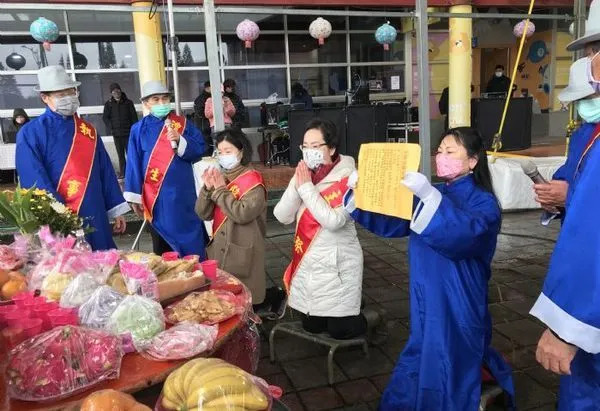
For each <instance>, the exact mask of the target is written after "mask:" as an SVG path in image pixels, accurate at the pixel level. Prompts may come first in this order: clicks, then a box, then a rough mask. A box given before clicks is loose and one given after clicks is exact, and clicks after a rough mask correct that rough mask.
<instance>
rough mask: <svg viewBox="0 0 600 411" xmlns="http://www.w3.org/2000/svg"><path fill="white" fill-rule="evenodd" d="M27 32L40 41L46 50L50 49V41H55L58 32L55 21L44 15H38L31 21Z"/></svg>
mask: <svg viewBox="0 0 600 411" xmlns="http://www.w3.org/2000/svg"><path fill="white" fill-rule="evenodd" d="M29 33H30V34H31V36H32V37H33V38H34V39H36V40H37V41H39V42H40V43H42V44H43V45H44V49H46V50H50V43H52V42H54V41H56V39H57V38H58V34H59V33H58V26H57V25H56V23H55V22H53V21H51V20H48V19H45V18H44V17H40V18H38V19H37V20H36V21H34V22H33V23H31V26H30V27H29Z"/></svg>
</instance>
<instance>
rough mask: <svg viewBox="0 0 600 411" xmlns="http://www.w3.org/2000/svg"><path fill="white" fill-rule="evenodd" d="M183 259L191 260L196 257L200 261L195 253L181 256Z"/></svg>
mask: <svg viewBox="0 0 600 411" xmlns="http://www.w3.org/2000/svg"><path fill="white" fill-rule="evenodd" d="M183 259H184V260H193V259H196V260H198V261H200V256H199V255H196V254H190V255H186V256H185V257H183Z"/></svg>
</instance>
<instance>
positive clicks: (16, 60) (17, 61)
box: [6, 52, 27, 70]
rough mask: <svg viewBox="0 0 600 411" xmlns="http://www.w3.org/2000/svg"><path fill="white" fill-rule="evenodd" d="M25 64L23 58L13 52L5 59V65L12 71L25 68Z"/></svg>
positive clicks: (25, 61)
mask: <svg viewBox="0 0 600 411" xmlns="http://www.w3.org/2000/svg"><path fill="white" fill-rule="evenodd" d="M25 63H27V60H25V57H23V56H22V55H20V54H17V53H14V52H13V53H11V54H9V55H8V57H6V65H7V66H8V67H10V68H11V69H13V70H21V69H22V68H23V67H25Z"/></svg>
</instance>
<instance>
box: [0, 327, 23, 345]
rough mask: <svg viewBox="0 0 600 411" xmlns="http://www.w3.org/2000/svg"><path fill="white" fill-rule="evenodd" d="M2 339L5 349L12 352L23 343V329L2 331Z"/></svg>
mask: <svg viewBox="0 0 600 411" xmlns="http://www.w3.org/2000/svg"><path fill="white" fill-rule="evenodd" d="M2 338H3V339H4V342H6V348H7V349H9V350H12V349H13V348H15V347H16V346H17V345H19V344H21V343H22V342H23V341H25V334H24V333H23V329H22V328H19V327H8V328H5V329H4V330H2Z"/></svg>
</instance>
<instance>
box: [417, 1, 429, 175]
mask: <svg viewBox="0 0 600 411" xmlns="http://www.w3.org/2000/svg"><path fill="white" fill-rule="evenodd" d="M416 18H417V71H418V74H419V144H420V145H421V170H422V172H423V174H425V175H426V176H427V178H429V179H431V130H430V128H431V127H430V124H429V117H430V115H429V28H428V26H427V0H416Z"/></svg>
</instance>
